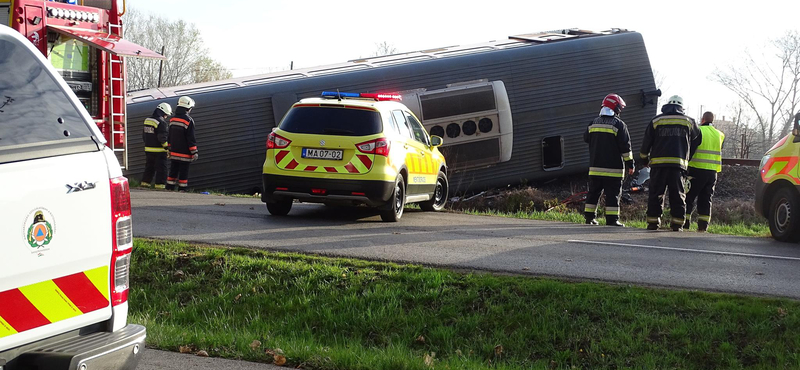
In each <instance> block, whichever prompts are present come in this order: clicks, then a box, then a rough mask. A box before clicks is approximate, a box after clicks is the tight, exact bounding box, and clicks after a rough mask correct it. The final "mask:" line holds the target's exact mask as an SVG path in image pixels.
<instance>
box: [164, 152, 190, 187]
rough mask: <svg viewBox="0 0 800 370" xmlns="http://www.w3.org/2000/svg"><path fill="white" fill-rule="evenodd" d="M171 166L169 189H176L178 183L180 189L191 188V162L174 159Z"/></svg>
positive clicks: (168, 179) (168, 178)
mask: <svg viewBox="0 0 800 370" xmlns="http://www.w3.org/2000/svg"><path fill="white" fill-rule="evenodd" d="M171 162H172V163H171V164H170V167H169V177H167V190H174V189H175V185H178V190H180V191H187V190H189V165H190V164H191V162H186V161H176V160H174V159H173V160H172V161H171Z"/></svg>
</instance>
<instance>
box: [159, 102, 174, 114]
mask: <svg viewBox="0 0 800 370" xmlns="http://www.w3.org/2000/svg"><path fill="white" fill-rule="evenodd" d="M156 108H158V109H159V110H161V111H162V112H164V114H166V115H168V116H169V115H172V106H170V105H169V103H161V104H159V105H158V107H156Z"/></svg>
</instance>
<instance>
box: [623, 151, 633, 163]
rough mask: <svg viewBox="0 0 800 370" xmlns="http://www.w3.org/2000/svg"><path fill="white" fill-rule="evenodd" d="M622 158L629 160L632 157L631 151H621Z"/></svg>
mask: <svg viewBox="0 0 800 370" xmlns="http://www.w3.org/2000/svg"><path fill="white" fill-rule="evenodd" d="M622 159H623V160H626V161H630V160H631V159H633V153H632V152H627V153H622Z"/></svg>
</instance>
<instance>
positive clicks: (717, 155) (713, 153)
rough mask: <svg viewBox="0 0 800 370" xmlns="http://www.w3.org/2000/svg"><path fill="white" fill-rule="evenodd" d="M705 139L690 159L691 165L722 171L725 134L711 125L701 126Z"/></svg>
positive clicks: (702, 168)
mask: <svg viewBox="0 0 800 370" xmlns="http://www.w3.org/2000/svg"><path fill="white" fill-rule="evenodd" d="M700 132H702V134H703V141H702V143H700V146H699V147H697V151H695V153H694V156H693V157H692V159H691V160H690V161H689V167H693V168H699V169H701V170H709V171H717V172H721V171H722V142H723V141H724V140H725V134H723V133H722V132H721V131H719V130H717V129H716V128H715V127H714V126H711V125H702V126H700Z"/></svg>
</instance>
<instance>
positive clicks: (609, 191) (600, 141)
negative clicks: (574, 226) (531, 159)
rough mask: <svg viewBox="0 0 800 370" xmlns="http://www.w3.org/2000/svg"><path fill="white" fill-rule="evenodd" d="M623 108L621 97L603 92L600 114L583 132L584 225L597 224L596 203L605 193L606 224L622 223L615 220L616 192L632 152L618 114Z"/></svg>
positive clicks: (629, 168) (629, 165)
mask: <svg viewBox="0 0 800 370" xmlns="http://www.w3.org/2000/svg"><path fill="white" fill-rule="evenodd" d="M623 108H625V101H624V100H622V97H620V96H619V95H617V94H608V95H606V97H605V98H604V99H603V105H602V108H601V109H600V115H599V116H598V117H597V118H595V119H594V120H593V121H592V122H591V123H590V124H589V127H587V128H586V131H584V132H583V141H585V142H586V143H588V144H589V193H588V194H587V196H586V205H585V206H584V216H585V218H586V224H588V225H597V220H595V212H596V210H597V203H598V201H599V200H600V195H601V194H602V193H605V195H606V212H605V213H606V225H610V226H625V225H623V224H622V223H620V222H619V196H620V193H621V192H622V180H623V179H624V178H625V173H626V172H627V173H628V174H629V175H631V174H633V154H632V153H631V137H630V135H629V134H628V126H627V125H625V122H623V121H622V120H621V119H620V118H619V114H620V112H621V111H622V109H623Z"/></svg>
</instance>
